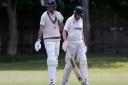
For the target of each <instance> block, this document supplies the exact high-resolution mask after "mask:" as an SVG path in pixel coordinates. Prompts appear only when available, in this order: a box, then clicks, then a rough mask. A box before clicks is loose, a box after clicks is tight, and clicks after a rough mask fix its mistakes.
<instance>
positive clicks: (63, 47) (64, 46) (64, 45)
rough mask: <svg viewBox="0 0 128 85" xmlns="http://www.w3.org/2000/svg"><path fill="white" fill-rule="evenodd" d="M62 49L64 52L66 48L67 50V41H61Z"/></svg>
mask: <svg viewBox="0 0 128 85" xmlns="http://www.w3.org/2000/svg"><path fill="white" fill-rule="evenodd" d="M62 49H63V51H64V52H66V50H67V41H65V42H63V44H62Z"/></svg>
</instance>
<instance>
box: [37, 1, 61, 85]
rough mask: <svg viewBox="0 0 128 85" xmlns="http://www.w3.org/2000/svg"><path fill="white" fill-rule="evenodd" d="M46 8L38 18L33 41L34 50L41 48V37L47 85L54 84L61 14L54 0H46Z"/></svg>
mask: <svg viewBox="0 0 128 85" xmlns="http://www.w3.org/2000/svg"><path fill="white" fill-rule="evenodd" d="M46 7H47V10H46V11H45V12H44V13H43V14H42V16H41V19H40V28H39V32H38V39H37V41H36V43H35V50H36V51H39V50H40V49H41V38H42V36H43V41H44V45H45V49H46V52H47V66H48V85H56V68H57V65H58V56H59V49H60V39H61V35H60V29H63V16H62V14H61V13H60V12H58V11H56V1H55V0H48V2H47V5H46Z"/></svg>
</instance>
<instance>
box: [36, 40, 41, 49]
mask: <svg viewBox="0 0 128 85" xmlns="http://www.w3.org/2000/svg"><path fill="white" fill-rule="evenodd" d="M40 49H41V40H37V41H36V43H35V50H36V51H39V50H40Z"/></svg>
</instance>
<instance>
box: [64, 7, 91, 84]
mask: <svg viewBox="0 0 128 85" xmlns="http://www.w3.org/2000/svg"><path fill="white" fill-rule="evenodd" d="M83 15H84V13H83V8H82V7H81V6H76V7H75V9H74V12H73V15H72V16H71V17H69V18H68V19H67V21H66V23H65V26H64V29H63V39H64V42H63V45H62V49H63V50H64V51H66V56H65V62H66V64H65V68H64V74H63V78H62V85H68V80H69V75H70V72H71V70H72V69H73V66H72V65H71V62H70V58H71V57H73V58H74V59H75V57H76V59H77V60H78V62H79V65H80V66H79V67H80V69H79V70H80V74H81V79H82V80H80V82H81V84H82V85H89V84H88V72H87V69H88V68H87V58H86V54H85V53H86V50H87V47H86V45H85V43H84V37H83V20H82V16H83Z"/></svg>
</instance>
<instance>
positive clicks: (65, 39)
mask: <svg viewBox="0 0 128 85" xmlns="http://www.w3.org/2000/svg"><path fill="white" fill-rule="evenodd" d="M62 35H63V40H64V42H65V41H67V32H66V31H65V30H63V32H62Z"/></svg>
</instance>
